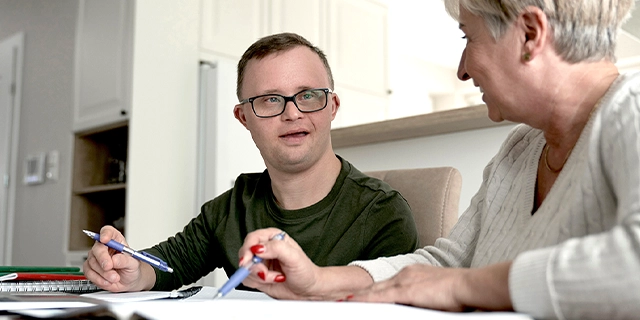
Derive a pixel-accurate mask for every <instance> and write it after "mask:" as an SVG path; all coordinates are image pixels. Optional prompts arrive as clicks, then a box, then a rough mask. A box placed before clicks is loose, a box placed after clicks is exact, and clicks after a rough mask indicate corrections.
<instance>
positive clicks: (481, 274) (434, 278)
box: [347, 262, 513, 311]
mask: <svg viewBox="0 0 640 320" xmlns="http://www.w3.org/2000/svg"><path fill="white" fill-rule="evenodd" d="M510 266H511V262H504V263H500V264H496V265H491V266H488V267H485V268H477V269H468V268H442V267H434V266H430V265H425V264H414V265H410V266H407V267H405V268H404V269H402V270H401V271H400V272H398V274H396V275H395V276H394V277H392V278H391V279H389V280H386V281H381V282H378V283H376V284H374V285H372V286H371V287H369V288H367V289H366V290H363V291H360V292H357V293H356V294H354V295H351V296H348V297H347V300H348V301H366V302H387V303H399V304H406V305H412V306H416V307H422V308H429V309H437V310H446V311H465V310H468V309H483V310H511V309H512V308H513V307H512V305H511V299H510V297H509V288H508V277H509V268H510Z"/></svg>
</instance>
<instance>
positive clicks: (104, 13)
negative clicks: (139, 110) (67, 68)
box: [73, 0, 134, 131]
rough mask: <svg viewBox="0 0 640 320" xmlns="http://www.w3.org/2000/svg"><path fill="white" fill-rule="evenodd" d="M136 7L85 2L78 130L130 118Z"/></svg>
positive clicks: (79, 38)
mask: <svg viewBox="0 0 640 320" xmlns="http://www.w3.org/2000/svg"><path fill="white" fill-rule="evenodd" d="M133 5H134V2H133V1H127V0H114V1H101V0H80V2H79V8H78V29H77V35H76V62H75V67H76V70H75V97H74V125H73V128H74V131H80V130H85V129H89V128H93V127H99V126H102V125H106V124H109V123H114V122H117V121H122V120H126V119H128V117H129V109H130V104H131V75H132V66H131V61H132V55H133V48H132V46H133V43H132V40H133Z"/></svg>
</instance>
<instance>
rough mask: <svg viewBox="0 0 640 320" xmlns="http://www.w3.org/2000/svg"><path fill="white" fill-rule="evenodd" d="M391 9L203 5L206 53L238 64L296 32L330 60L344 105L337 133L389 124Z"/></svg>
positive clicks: (359, 4)
mask: <svg viewBox="0 0 640 320" xmlns="http://www.w3.org/2000/svg"><path fill="white" fill-rule="evenodd" d="M387 19H388V13H387V7H386V5H384V4H383V3H381V2H379V1H376V0H305V1H300V0H262V1H261V0H241V1H234V0H202V21H201V28H202V29H201V39H200V47H201V50H202V52H204V53H211V54H214V55H221V56H224V57H228V58H231V59H235V60H239V59H240V57H241V56H242V53H243V52H244V51H245V50H246V49H247V48H248V46H249V45H251V44H252V43H253V42H255V41H256V40H257V39H259V38H261V37H263V36H266V35H269V34H274V33H280V32H295V33H297V34H300V35H302V36H303V37H305V38H306V39H307V40H309V41H310V42H311V43H313V44H314V45H316V46H318V47H319V48H321V49H322V50H323V51H324V52H325V54H326V55H327V59H328V60H329V64H330V65H331V69H332V71H333V77H334V81H335V92H336V93H337V94H338V95H339V96H340V98H341V101H342V106H343V107H342V108H341V111H340V112H338V117H337V118H336V120H335V121H334V123H333V127H334V128H335V127H342V126H349V125H355V124H360V123H363V122H373V121H381V120H386V118H387V113H388V112H387V108H388V104H389V102H388V101H389V99H388V92H389V80H388V79H389V74H388V53H387V46H388V36H387V24H388V23H387Z"/></svg>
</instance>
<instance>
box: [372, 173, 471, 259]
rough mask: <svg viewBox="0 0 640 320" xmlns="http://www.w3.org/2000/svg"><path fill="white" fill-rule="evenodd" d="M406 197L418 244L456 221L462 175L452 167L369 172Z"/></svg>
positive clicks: (427, 241)
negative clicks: (414, 222) (418, 240)
mask: <svg viewBox="0 0 640 320" xmlns="http://www.w3.org/2000/svg"><path fill="white" fill-rule="evenodd" d="M365 174H367V175H369V176H371V177H374V178H378V179H380V180H382V181H385V182H386V183H388V184H389V185H390V186H391V187H392V188H394V189H396V190H398V191H399V192H400V193H401V194H402V196H403V197H404V198H405V199H406V200H407V202H408V203H409V206H410V207H411V211H412V212H413V218H414V220H415V221H416V225H417V228H418V236H419V237H420V247H424V246H427V245H432V244H434V243H435V241H436V239H438V238H440V237H445V236H448V235H449V231H451V228H452V227H453V225H454V224H455V223H456V222H457V221H458V205H459V202H460V189H461V187H462V175H461V174H460V171H458V170H457V169H456V168H452V167H436V168H420V169H400V170H387V171H372V172H365Z"/></svg>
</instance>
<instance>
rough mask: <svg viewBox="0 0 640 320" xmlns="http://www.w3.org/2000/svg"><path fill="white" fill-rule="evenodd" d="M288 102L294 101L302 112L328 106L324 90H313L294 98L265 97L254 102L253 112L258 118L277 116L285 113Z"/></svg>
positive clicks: (303, 92) (272, 95)
mask: <svg viewBox="0 0 640 320" xmlns="http://www.w3.org/2000/svg"><path fill="white" fill-rule="evenodd" d="M288 101H293V103H294V104H295V105H296V107H298V109H299V110H300V111H301V112H314V111H319V110H321V109H324V107H326V106H327V92H326V91H325V90H324V89H312V90H306V91H302V92H299V93H296V94H295V95H293V96H292V97H284V96H281V95H278V94H269V95H264V96H260V97H257V98H255V99H254V100H253V101H252V104H253V110H254V112H255V113H256V115H257V116H258V117H270V116H277V115H279V114H281V113H282V112H284V109H285V107H286V104H287V102H288Z"/></svg>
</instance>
